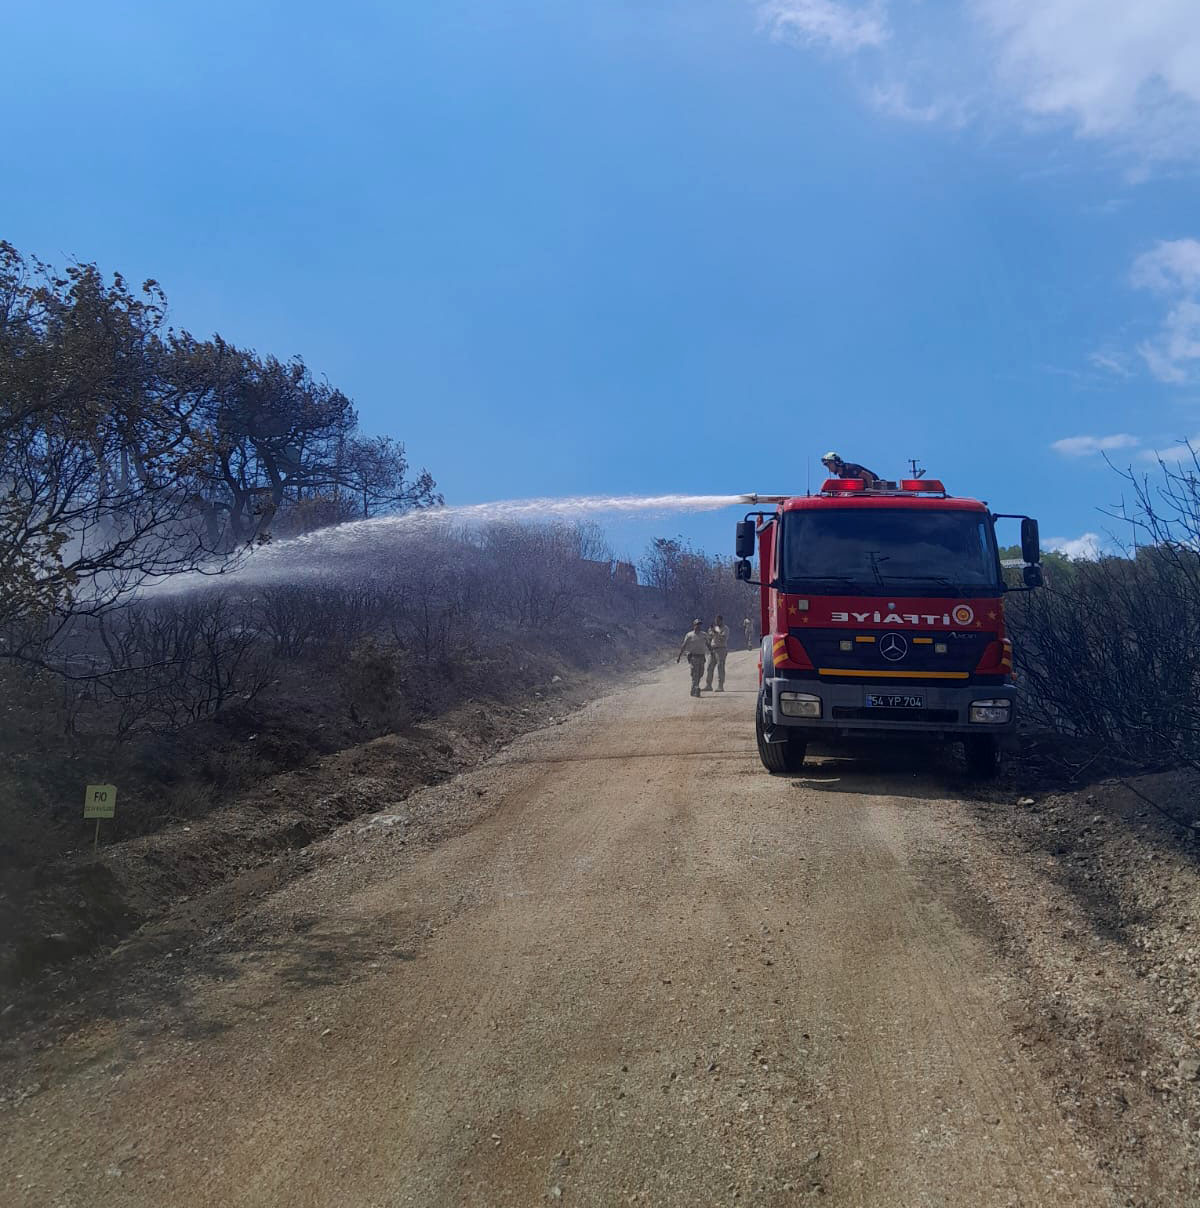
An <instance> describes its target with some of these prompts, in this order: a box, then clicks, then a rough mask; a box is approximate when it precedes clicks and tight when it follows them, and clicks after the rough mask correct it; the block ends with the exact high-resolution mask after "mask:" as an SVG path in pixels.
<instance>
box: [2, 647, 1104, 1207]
mask: <svg viewBox="0 0 1200 1208" xmlns="http://www.w3.org/2000/svg"><path fill="white" fill-rule="evenodd" d="M752 660H753V656H752V655H750V654H734V655H732V656H731V657H730V661H729V683H728V689H727V691H726V692H724V693H723V694H712V695H709V694H705V696H704V697H703V698H701V699H700V700H693V699H692V698H690V697H689V696H688V691H687V675H686V668H678V667H675V666H673V665H672V666H669V667H668V668H666V669H664V670H663V671H662V672H660V673H657V674H654V675H651V676H647V677H644V679H643V680H642V682H640V683H637V684H635V685H632V686H631V687H630V688H628V689H627V690H624V691H621V692H618V693H614V694H612V695H609V696H606V697H604V698H603V699H600V700H597V701H595V702H594V703H593V704H591V705H589V706H587V707H586V708H584V709H583V710H582V711H580V712H579V713H577V714H574V715H572V716H571V717H569V718H567V719H565V720H564V721H563V722H562V723H561V724H559V725H555V726H551V727H548V728H547V729H544V730H541V731H538V732H536V733H533V734H530V735H527V736H526V737H525V738H522V739H520V740H518V741H517V742H515V743H513V744H512V745H510V746H509V747H507V748H505V749H504V750H503V751H502V752H501V753H500V754H499V755H498V756H496V757H494V758H493V759H491V760H489V761H488V762H486V763H485V764H482V765H480V766H479V767H478V768H477V769H475V770H474V771H472V772H469V773H466V774H464V775H462V776H460V777H458V778H457V779H455V780H454V781H452V782H449V783H448V784H443V785H441V786H439V787H435V788H430V789H426V790H422V791H421V792H419V793H417V794H415V795H414V796H413V797H412V798H409V799H407V800H406V801H405V802H403V803H398V804H397V807H396V810H395V811H394V812H392V813H386V814H384V815H380V816H379V817H376V818H373V819H370V820H363V819H360V820H358V821H356V822H354V823H351V824H349V825H347V826H346V827H344V828H343V829H342V830H341V831H339V832H338V833H337V834H335V835H334V836H333V837H331V838H330V839H328V840H326V841H324V842H323V843H321V844H317V845H314V849H311V861H312V866H311V870H310V871H309V872H307V873H306V874H305V875H303V876H301V877H300V878H299V879H297V880H296V881H295V882H294V883H292V884H291V885H290V886H288V887H286V888H285V889H283V890H281V891H279V892H273V893H270V894H267V895H264V897H263V900H262V901H261V902H259V903H258V904H257V905H256V906H255V907H254V908H253V909H252V910H251V911H250V912H249V914H247V915H246V916H244V917H243V918H241V919H239V920H238V921H237V922H236V924H231V925H230V926H229V927H227V928H223V929H221V930H219V931H213V932H212V933H210V934H209V935H207V936H206V937H204V939H203V941H202V942H197V943H196V944H195V945H194V946H192V947H188V948H181V949H180V950H179V951H177V952H174V953H171V954H166V955H163V956H162V958H161V960H159V961H158V962H157V964H156V966H155V969H154V970H147V971H145V973H144V976H143V975H138V976H133V975H132V974H131V977H130V985H129V989H128V992H127V994H126V995H125V996H124V997H123V998H121V997H118V999H116V1000H106V1003H107V1004H108V1005H106V1006H105V1007H104V1009H103V1010H100V1009H99V1008H98V1009H97V1015H96V1017H95V1018H94V1019H93V1020H92V1021H91V1022H89V1023H87V1024H86V1025H84V1026H82V1027H79V1028H78V1029H77V1030H76V1031H75V1032H74V1034H73V1035H71V1036H70V1037H68V1038H66V1039H65V1040H62V1041H59V1042H56V1043H55V1044H54V1045H53V1046H50V1047H48V1048H47V1049H46V1050H45V1051H42V1052H38V1053H34V1054H31V1055H30V1056H29V1060H28V1063H27V1065H26V1066H25V1067H24V1072H23V1073H22V1075H21V1077H22V1078H24V1079H25V1080H26V1081H27V1082H28V1086H27V1087H25V1089H24V1090H22V1089H21V1088H19V1087H18V1088H16V1092H15V1093H11V1088H10V1096H9V1104H8V1107H7V1110H6V1111H5V1113H4V1115H3V1117H0V1118H2V1119H3V1136H2V1138H0V1180H2V1185H3V1187H4V1188H5V1189H6V1190H5V1191H4V1194H3V1198H4V1201H5V1202H6V1203H8V1204H20V1205H55V1206H66V1205H80V1206H83V1205H88V1206H89V1208H97V1206H101V1205H118V1204H119V1205H155V1206H167V1205H169V1206H172V1208H184V1206H187V1205H197V1206H200V1205H203V1206H205V1208H209V1206H212V1205H225V1204H246V1205H289V1206H296V1208H299V1206H302V1205H339V1206H343V1208H346V1206H349V1208H355V1206H358V1205H380V1206H382V1205H402V1204H403V1205H408V1204H411V1205H419V1206H421V1208H428V1206H431V1205H534V1204H541V1203H553V1202H561V1203H563V1204H587V1205H609V1204H624V1203H639V1204H662V1205H708V1204H712V1205H727V1204H745V1203H750V1204H772V1205H773V1204H793V1203H797V1202H800V1201H803V1200H807V1199H812V1200H817V1199H819V1200H820V1201H821V1202H824V1203H828V1204H831V1205H880V1206H884V1205H886V1206H889V1208H894V1206H898V1205H970V1206H972V1208H990V1206H993V1205H996V1206H1000V1205H1046V1204H1055V1205H1057V1204H1062V1205H1093V1204H1094V1205H1102V1204H1110V1203H1113V1204H1116V1203H1126V1202H1127V1201H1126V1200H1125V1198H1123V1197H1121V1198H1117V1197H1116V1196H1115V1194H1114V1192H1113V1191H1112V1189H1111V1187H1110V1185H1109V1183H1108V1181H1107V1175H1106V1167H1105V1166H1104V1165H1102V1164H1101V1163H1100V1162H1099V1161H1098V1160H1097V1159H1098V1147H1097V1146H1096V1145H1095V1138H1094V1137H1089V1136H1088V1135H1087V1134H1086V1132H1085V1131H1084V1130H1081V1129H1080V1128H1078V1127H1077V1126H1076V1124H1075V1123H1073V1121H1072V1118H1071V1113H1070V1111H1069V1110H1068V1109H1067V1108H1066V1107H1064V1106H1063V1104H1062V1103H1061V1102H1060V1100H1059V1098H1058V1097H1057V1096H1056V1093H1055V1090H1054V1087H1053V1085H1052V1082H1051V1080H1050V1079H1048V1078H1047V1077H1046V1076H1045V1074H1044V1072H1043V1070H1042V1067H1041V1066H1039V1064H1038V1062H1037V1061H1036V1059H1035V1057H1034V1056H1033V1055H1031V1053H1030V1050H1029V1048H1028V1046H1027V1045H1023V1044H1022V1043H1020V1041H1019V1039H1018V1035H1017V1032H1016V1030H1015V1029H1014V1026H1013V1024H1012V1020H1011V1018H1010V1012H1009V1006H1010V1005H1011V1004H1013V1003H1015V1002H1018V1001H1019V1000H1020V998H1021V993H1022V987H1021V984H1020V982H1021V972H1020V970H1019V969H1017V968H1015V967H1011V966H1010V963H1008V962H1006V960H1005V959H1004V958H1003V956H1002V955H1000V954H999V952H998V949H997V947H996V945H995V944H994V943H993V942H992V939H991V930H992V925H991V923H990V922H989V917H990V914H991V913H994V912H995V911H996V910H997V909H999V907H997V905H996V901H995V895H993V898H992V900H990V901H984V900H983V899H982V898H981V897H980V896H979V895H977V894H975V893H974V891H973V889H972V884H973V882H974V880H976V879H978V878H979V877H980V876H981V875H984V876H986V875H987V870H988V861H989V859H991V856H990V855H989V853H988V850H987V845H986V840H985V838H984V836H983V834H982V833H981V831H980V829H979V827H978V825H977V824H976V823H974V822H972V820H971V818H970V816H969V814H968V813H967V811H965V810H964V809H963V807H962V806H961V804H960V802H959V801H957V800H956V797H955V790H954V789H953V788H952V787H949V786H950V782H951V781H952V779H953V778H952V776H949V775H948V774H946V773H941V774H938V773H936V772H932V771H928V770H925V771H921V770H913V769H910V768H906V767H905V766H903V765H900V766H892V767H884V768H881V767H879V766H875V765H871V764H867V765H865V766H863V765H856V764H853V763H847V762H845V761H842V760H833V759H830V760H818V761H815V762H814V765H813V766H812V767H811V768H810V769H807V770H806V771H805V773H803V774H802V775H800V776H797V777H772V776H769V775H767V773H766V772H765V771H764V770H763V769H762V767H761V766H760V764H759V761H758V758H757V755H756V754H755V751H754V744H753V727H752V724H751V722H750V717H751V709H752V702H753V692H754V686H755V670H754V664H753V661H752ZM981 869H982V870H983V871H982V873H981ZM114 1004H115V1005H114Z"/></svg>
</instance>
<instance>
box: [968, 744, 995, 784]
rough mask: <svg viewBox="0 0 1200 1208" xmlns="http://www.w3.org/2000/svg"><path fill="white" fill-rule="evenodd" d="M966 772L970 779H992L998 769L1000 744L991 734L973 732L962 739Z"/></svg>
mask: <svg viewBox="0 0 1200 1208" xmlns="http://www.w3.org/2000/svg"><path fill="white" fill-rule="evenodd" d="M963 754H964V755H965V756H966V759H967V774H968V775H969V776H970V777H971V779H972V780H994V779H995V778H996V776H997V774H998V773H999V771H1000V744H999V743H998V742H997V741H996V739H995V737H994V735H991V734H975V735H972V736H971V737H970V738H964V739H963Z"/></svg>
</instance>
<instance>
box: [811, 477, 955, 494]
mask: <svg viewBox="0 0 1200 1208" xmlns="http://www.w3.org/2000/svg"><path fill="white" fill-rule="evenodd" d="M821 494H822V495H937V496H940V497H941V498H942V499H945V498H946V496H947V491H946V488H945V486H943V485H942V482H941V480H940V479H938V478H902V479H901V480H900V481H899V482H885V481H884V480H883V479H877V480H876V481H875V482H871V483H868V482H867V481H866V480H865V479H863V478H827V479H825V481H824V483H823V484H822V486H821Z"/></svg>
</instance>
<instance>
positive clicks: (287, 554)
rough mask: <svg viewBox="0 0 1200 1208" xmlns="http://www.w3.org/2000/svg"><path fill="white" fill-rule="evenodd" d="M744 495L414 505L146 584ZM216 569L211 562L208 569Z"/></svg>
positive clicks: (270, 578)
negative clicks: (438, 534)
mask: <svg viewBox="0 0 1200 1208" xmlns="http://www.w3.org/2000/svg"><path fill="white" fill-rule="evenodd" d="M745 498H746V497H745V496H743V495H573V496H567V497H565V498H562V499H503V500H498V501H496V502H494V503H467V504H457V505H452V506H450V507H437V508H421V509H418V510H416V511H412V512H404V513H403V514H402V515H399V516H372V517H371V518H369V519H367V520H351V521H348V522H347V523H345V524H338V525H334V526H332V527H330V528H323V529H317V530H316V531H315V532H311V533H305V534H304V535H303V536H300V537H291V538H288V539H287V540H284V541H275V542H271V543H270V544H267V545H262V546H258V547H256V548H254V549H252V550H250V551H248V552H247V553H246V554H244V555H243V557H242V559H241V561H240V562H238V563H237V564H236V565H234V566H233V567H232V568H230V569H227V570H224V571H222V572H221V573H219V574H218V573H204V572H201V571H197V572H194V573H191V574H185V575H177V576H174V577H172V578H170V579H165V580H162V581H160V582H159V583H157V584H155V585H153V586H152V587H149V588H148V590H150V591H152V592H154V593H155V594H161V593H176V592H188V591H193V590H196V589H197V588H202V587H212V586H216V585H218V584H229V585H231V586H237V587H250V586H261V585H265V584H271V583H293V582H296V581H297V580H299V579H305V578H326V577H335V576H337V575H339V574H340V573H342V572H343V571H345V570H346V569H348V568H349V567H350V566H353V567H354V568H355V569H356V570H358V571H359V572H361V571H362V570H363V569H365V567H366V566H367V565H369V563H370V562H377V563H381V562H382V560H383V559H385V558H386V557H387V555H388V554H395V553H396V552H397V551H398V549H399V547H400V546H401V545H402V543H403V542H405V541H406V540H411V539H412V538H414V537H419V536H422V535H426V534H428V533H430V532H433V531H434V530H435V529H438V528H444V527H446V526H447V525H450V526H453V525H464V526H472V525H480V524H490V523H517V522H520V521H539V520H584V519H588V518H590V517H593V516H604V515H611V516H621V515H625V516H628V515H634V514H642V515H654V514H656V513H657V514H660V515H670V514H675V513H681V512H715V511H718V510H720V509H721V508H727V507H732V506H733V505H735V504H737V503H739V502H742V501H743V500H744V499H745ZM216 570H217V568H216V567H214V572H215V571H216Z"/></svg>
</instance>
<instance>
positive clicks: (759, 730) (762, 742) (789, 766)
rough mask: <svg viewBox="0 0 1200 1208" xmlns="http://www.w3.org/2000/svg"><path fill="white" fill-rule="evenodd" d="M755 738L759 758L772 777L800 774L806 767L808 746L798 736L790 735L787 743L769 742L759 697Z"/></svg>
mask: <svg viewBox="0 0 1200 1208" xmlns="http://www.w3.org/2000/svg"><path fill="white" fill-rule="evenodd" d="M754 736H755V738H756V739H757V740H758V757H759V759H761V760H762V765H763V767H764V768H766V769H767V771H768V772H770V773H771V774H772V775H776V776H777V775H780V774H781V773H784V772H798V771H800V769H801V768H803V767H804V756H805V754H806V753H807V750H808V744H807V743H806V742H805V741H804V739H803V738H801V737H800V736H799V735H798V734H789V735H788V740H787V742H767V736H766V732H765V727H764V725H763V703H762V697H759V700H758V705H757V706H756V708H755V710H754Z"/></svg>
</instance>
